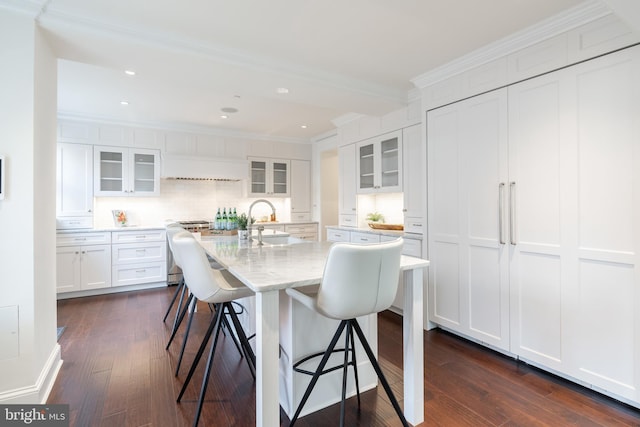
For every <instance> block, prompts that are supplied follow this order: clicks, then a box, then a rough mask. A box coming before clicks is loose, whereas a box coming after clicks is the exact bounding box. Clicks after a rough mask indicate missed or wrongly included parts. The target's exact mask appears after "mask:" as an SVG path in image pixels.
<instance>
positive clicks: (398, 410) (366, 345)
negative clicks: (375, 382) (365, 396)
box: [349, 319, 409, 427]
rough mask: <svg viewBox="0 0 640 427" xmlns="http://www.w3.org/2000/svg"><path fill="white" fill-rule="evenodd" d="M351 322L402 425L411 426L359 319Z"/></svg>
mask: <svg viewBox="0 0 640 427" xmlns="http://www.w3.org/2000/svg"><path fill="white" fill-rule="evenodd" d="M349 322H350V323H351V324H352V325H353V329H355V331H356V334H357V335H358V338H359V339H360V343H361V344H362V346H363V347H364V351H365V352H366V353H367V356H368V357H369V361H370V362H371V365H372V366H373V369H375V371H376V374H378V378H379V379H380V382H381V383H382V387H383V388H384V391H386V392H387V396H388V397H389V400H390V401H391V404H392V405H393V408H394V409H395V410H396V413H397V414H398V417H400V421H401V422H402V425H403V426H405V427H409V423H408V422H407V419H406V418H405V417H404V413H402V409H401V408H400V405H399V404H398V401H397V400H396V398H395V396H394V395H393V391H391V387H390V386H389V383H388V382H387V379H386V378H385V376H384V374H383V373H382V369H380V365H379V364H378V361H377V360H376V357H375V356H374V355H373V351H372V350H371V347H370V346H369V342H368V341H367V339H366V338H365V336H364V334H363V333H362V329H360V325H359V324H358V321H357V320H356V319H351V320H349Z"/></svg>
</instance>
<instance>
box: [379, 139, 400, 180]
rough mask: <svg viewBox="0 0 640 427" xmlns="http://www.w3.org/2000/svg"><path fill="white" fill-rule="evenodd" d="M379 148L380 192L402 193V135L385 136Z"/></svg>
mask: <svg viewBox="0 0 640 427" xmlns="http://www.w3.org/2000/svg"><path fill="white" fill-rule="evenodd" d="M379 146H380V149H379V152H380V155H379V159H380V160H379V162H380V163H379V164H380V166H379V171H380V172H379V174H378V176H379V178H378V182H379V184H378V191H384V192H398V191H402V133H400V132H394V133H392V134H387V135H385V136H383V137H382V139H381V141H380V143H379Z"/></svg>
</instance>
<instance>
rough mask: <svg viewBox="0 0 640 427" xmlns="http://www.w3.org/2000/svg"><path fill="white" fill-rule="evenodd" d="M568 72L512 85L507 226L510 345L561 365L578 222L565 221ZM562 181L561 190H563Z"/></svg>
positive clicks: (571, 182) (570, 169) (569, 188)
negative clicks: (571, 257)
mask: <svg viewBox="0 0 640 427" xmlns="http://www.w3.org/2000/svg"><path fill="white" fill-rule="evenodd" d="M569 74H570V72H566V71H563V72H556V73H551V74H548V75H545V76H542V77H539V78H536V79H531V80H528V81H525V82H523V83H520V84H517V85H514V86H511V87H510V88H509V181H508V182H505V192H507V193H508V195H505V196H504V197H505V200H508V206H507V207H506V211H505V215H507V216H508V217H509V227H508V230H505V234H506V235H508V239H507V240H508V243H509V247H510V251H511V261H510V285H511V291H510V293H511V297H510V298H511V304H510V306H511V325H512V327H511V351H512V352H513V353H515V354H518V355H520V356H521V357H523V358H526V359H527V360H531V361H534V362H537V363H541V364H543V365H544V366H548V367H550V368H553V369H555V370H557V371H559V372H565V373H566V372H568V368H566V367H565V365H566V361H565V357H566V356H567V353H566V352H565V351H563V339H562V335H563V334H565V333H566V331H564V328H565V326H566V319H564V317H566V315H567V313H566V312H565V311H564V309H563V305H564V303H563V300H564V299H566V296H567V292H570V289H569V288H570V287H571V285H570V283H571V280H570V278H569V271H568V270H567V267H568V266H569V264H567V261H568V260H567V258H566V256H567V255H568V253H567V252H566V251H565V250H563V246H564V247H565V248H566V247H567V244H569V241H568V240H567V239H569V238H570V236H571V234H572V229H573V228H574V226H573V225H572V224H565V225H566V226H567V227H566V228H564V225H563V224H562V219H563V218H568V217H567V215H570V210H571V209H574V207H573V205H574V204H575V202H576V200H575V178H574V176H575V156H576V153H575V139H574V138H573V137H572V136H571V132H570V130H571V129H569V128H568V127H567V124H568V123H571V122H572V119H571V116H573V117H574V118H575V116H574V114H573V113H572V107H571V105H570V101H571V99H570V97H569V94H568V93H567V88H569V87H570V82H569V81H567V77H569ZM563 189H564V190H563Z"/></svg>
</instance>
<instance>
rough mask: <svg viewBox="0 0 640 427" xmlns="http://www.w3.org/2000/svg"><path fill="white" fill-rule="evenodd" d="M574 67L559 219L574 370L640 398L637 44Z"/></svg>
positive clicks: (639, 79) (639, 74) (597, 384)
mask: <svg viewBox="0 0 640 427" xmlns="http://www.w3.org/2000/svg"><path fill="white" fill-rule="evenodd" d="M571 70H572V71H573V73H574V74H573V75H572V78H573V80H572V85H571V88H572V89H573V88H575V92H572V93H571V96H572V99H573V100H574V102H575V117H576V118H577V120H576V121H575V122H573V123H575V124H576V128H575V140H576V144H577V147H576V148H577V164H576V167H575V168H574V169H573V172H575V175H574V176H575V177H577V180H578V183H577V191H576V192H575V194H576V195H577V198H576V199H574V200H575V202H576V203H575V206H576V207H577V211H573V212H572V214H573V215H572V217H571V218H566V222H563V224H562V225H563V230H564V229H569V230H571V232H573V233H576V234H574V236H575V244H574V245H572V247H571V248H570V249H571V250H570V252H568V253H571V254H573V255H574V256H575V259H574V263H573V266H572V267H573V268H572V269H571V270H572V271H573V273H574V275H575V276H574V278H575V283H576V286H575V287H574V288H573V289H572V293H571V296H570V298H569V300H568V301H567V302H568V304H567V305H566V307H565V310H566V311H567V312H569V314H570V315H571V317H570V319H571V323H570V324H569V325H567V327H568V328H570V331H571V332H572V333H571V335H570V336H569V337H568V339H571V347H570V348H571V350H572V354H574V355H575V357H576V359H575V360H576V361H577V363H576V365H575V371H574V372H575V375H576V376H577V377H578V378H579V379H581V380H583V381H587V382H588V383H590V384H593V385H594V386H595V387H600V388H603V389H605V390H608V391H610V392H613V393H615V394H616V395H619V396H622V397H624V398H627V399H631V400H633V401H635V402H637V403H640V369H639V366H640V365H639V363H638V361H639V360H640V269H639V267H640V121H639V120H638V118H639V117H640V48H639V47H638V46H636V47H634V48H631V49H626V50H624V51H620V52H618V53H615V54H611V55H608V56H604V57H602V58H598V59H596V60H593V61H589V62H585V63H583V64H580V65H578V66H576V67H572V69H571ZM563 197H564V194H563ZM569 227H571V228H569Z"/></svg>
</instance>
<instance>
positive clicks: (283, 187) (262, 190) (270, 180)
mask: <svg viewBox="0 0 640 427" xmlns="http://www.w3.org/2000/svg"><path fill="white" fill-rule="evenodd" d="M248 160H249V173H250V181H249V197H262V196H270V197H289V193H290V188H289V183H290V180H291V161H290V160H282V159H269V158H261V157H249V158H248Z"/></svg>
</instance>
